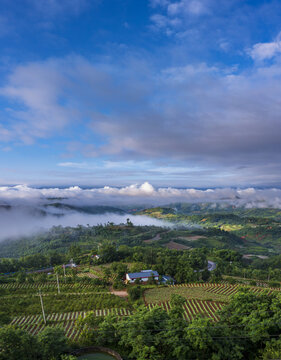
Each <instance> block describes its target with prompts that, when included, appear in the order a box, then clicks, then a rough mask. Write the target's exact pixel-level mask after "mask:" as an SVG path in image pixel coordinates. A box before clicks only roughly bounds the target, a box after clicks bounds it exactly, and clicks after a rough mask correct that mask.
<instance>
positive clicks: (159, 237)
mask: <svg viewBox="0 0 281 360" xmlns="http://www.w3.org/2000/svg"><path fill="white" fill-rule="evenodd" d="M169 231H170V230H168V231H164V232H161V233H158V234H156V235H155V236H154V238H152V239H148V240H144V241H143V242H144V243H147V244H150V243H152V242H153V241H157V240H160V239H161V234H166V233H168V232H169Z"/></svg>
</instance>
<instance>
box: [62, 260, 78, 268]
mask: <svg viewBox="0 0 281 360" xmlns="http://www.w3.org/2000/svg"><path fill="white" fill-rule="evenodd" d="M62 267H65V268H71V269H73V268H76V267H77V265H76V264H75V263H73V262H71V263H70V264H65V265H63V266H62Z"/></svg>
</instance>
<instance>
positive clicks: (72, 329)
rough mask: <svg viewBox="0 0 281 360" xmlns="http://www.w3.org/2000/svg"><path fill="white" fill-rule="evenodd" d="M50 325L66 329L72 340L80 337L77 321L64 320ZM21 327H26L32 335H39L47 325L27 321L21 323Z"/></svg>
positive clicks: (66, 333) (67, 335)
mask: <svg viewBox="0 0 281 360" xmlns="http://www.w3.org/2000/svg"><path fill="white" fill-rule="evenodd" d="M48 326H51V327H54V328H61V329H63V330H64V334H65V336H66V337H68V338H69V339H71V340H72V341H77V340H78V338H79V335H80V333H81V329H77V328H76V326H75V321H63V322H60V323H51V324H48ZM19 327H20V328H21V329H24V330H26V331H28V332H29V333H30V334H32V335H37V334H38V333H39V332H41V331H42V330H43V329H44V328H45V325H44V324H43V323H42V322H41V323H26V324H21V325H19Z"/></svg>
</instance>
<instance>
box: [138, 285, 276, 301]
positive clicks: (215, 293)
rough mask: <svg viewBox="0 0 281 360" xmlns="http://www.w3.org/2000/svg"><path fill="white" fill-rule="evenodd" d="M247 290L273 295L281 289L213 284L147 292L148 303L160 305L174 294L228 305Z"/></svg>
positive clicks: (171, 286) (172, 287)
mask: <svg viewBox="0 0 281 360" xmlns="http://www.w3.org/2000/svg"><path fill="white" fill-rule="evenodd" d="M242 288H247V289H249V290H250V291H252V292H254V293H255V294H260V295H261V294H271V293H272V292H274V291H280V290H281V289H275V288H274V289H273V288H261V287H256V286H246V285H230V284H213V283H198V284H196V283H190V284H180V285H170V286H169V287H162V288H153V289H149V290H147V291H145V293H144V297H145V302H146V303H160V302H165V301H169V300H170V298H171V295H172V294H179V295H181V296H183V297H185V298H186V299H199V300H211V301H219V302H223V303H227V302H229V301H230V298H231V296H233V295H234V294H236V293H237V292H238V291H239V289H242Z"/></svg>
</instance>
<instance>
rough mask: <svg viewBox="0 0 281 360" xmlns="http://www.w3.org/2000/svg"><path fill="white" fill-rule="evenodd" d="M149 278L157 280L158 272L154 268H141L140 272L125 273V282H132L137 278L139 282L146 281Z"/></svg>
mask: <svg viewBox="0 0 281 360" xmlns="http://www.w3.org/2000/svg"><path fill="white" fill-rule="evenodd" d="M151 278H153V279H154V280H156V281H158V280H159V274H158V272H157V271H154V270H141V271H140V272H135V273H127V274H126V282H127V283H131V284H132V283H134V282H135V281H136V280H137V279H139V280H140V281H141V282H147V281H148V280H149V279H151Z"/></svg>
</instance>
